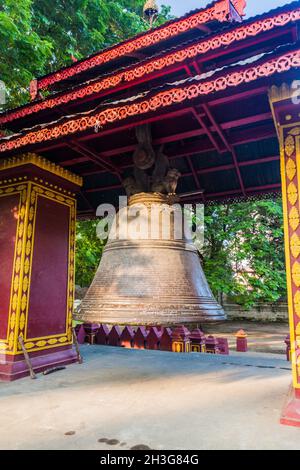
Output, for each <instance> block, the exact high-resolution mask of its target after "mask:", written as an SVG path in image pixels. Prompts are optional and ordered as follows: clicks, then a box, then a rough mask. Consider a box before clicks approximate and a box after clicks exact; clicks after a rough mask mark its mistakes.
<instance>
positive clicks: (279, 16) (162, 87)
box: [0, 2, 300, 215]
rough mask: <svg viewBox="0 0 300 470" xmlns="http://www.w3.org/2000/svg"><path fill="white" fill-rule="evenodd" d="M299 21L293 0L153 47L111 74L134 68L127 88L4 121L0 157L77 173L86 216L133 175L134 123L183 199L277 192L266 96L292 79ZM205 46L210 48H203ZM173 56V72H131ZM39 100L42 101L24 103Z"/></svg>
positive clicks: (297, 61) (299, 50) (299, 48)
mask: <svg viewBox="0 0 300 470" xmlns="http://www.w3.org/2000/svg"><path fill="white" fill-rule="evenodd" d="M299 24H300V7H299V2H294V3H292V4H289V5H286V6H284V7H281V8H279V9H276V10H274V11H272V12H270V13H266V14H264V15H260V16H258V17H255V18H254V19H249V20H247V21H244V22H243V23H242V24H238V25H237V24H235V25H227V26H225V27H224V28H222V29H221V30H220V31H219V32H218V34H212V33H210V34H209V35H208V36H206V37H198V38H196V39H195V38H193V39H191V38H190V40H189V41H188V43H183V44H182V43H180V45H177V46H176V48H175V49H174V48H173V47H171V49H167V50H165V51H164V52H161V51H160V52H159V56H158V57H156V58H155V59H154V60H152V59H149V60H143V61H140V62H139V63H138V64H136V65H134V66H132V67H127V68H126V69H124V70H123V69H121V70H118V71H116V74H118V73H123V72H124V71H125V72H126V73H130V74H132V73H133V72H132V70H133V69H135V70H136V72H135V73H136V74H137V76H134V77H133V79H132V81H128V84H126V87H127V88H126V89H125V84H124V83H122V86H119V85H112V86H111V88H110V89H109V90H108V91H106V92H105V93H103V94H101V93H99V91H98V94H97V92H95V91H93V90H92V93H91V94H90V95H89V96H83V97H81V98H77V97H75V99H74V100H73V106H72V102H69V103H68V112H67V111H66V108H63V107H62V109H63V113H62V115H61V117H58V115H57V113H56V114H54V111H55V110H56V108H57V109H59V108H60V107H59V106H57V105H56V104H54V108H53V110H52V109H47V110H44V111H41V110H40V111H38V112H36V113H33V114H32V116H31V117H29V116H27V118H25V117H22V118H18V119H14V120H13V121H11V122H10V123H9V125H8V126H9V127H10V128H11V129H12V131H14V134H13V135H10V136H7V137H4V138H1V139H0V159H1V158H6V157H8V156H10V155H17V154H20V153H22V152H29V151H30V152H37V153H38V154H39V155H41V156H43V157H45V158H47V159H49V160H51V161H53V162H55V163H57V164H59V165H60V166H62V167H64V168H66V169H68V170H71V171H72V172H74V173H76V174H78V175H80V176H83V177H84V187H83V191H82V193H81V196H80V197H79V200H78V207H79V212H80V213H81V214H82V215H84V214H91V213H94V211H95V208H96V207H97V206H98V205H99V204H100V203H102V202H112V203H117V197H118V196H119V195H120V194H122V191H123V190H122V186H121V180H122V177H124V176H125V177H126V176H127V175H128V174H130V172H131V171H132V166H133V162H132V153H133V151H134V149H135V148H136V143H137V142H136V135H135V126H137V125H140V124H142V123H146V122H147V123H151V127H152V134H153V144H154V146H155V148H157V147H159V146H161V145H163V146H164V152H165V153H166V155H168V157H169V159H170V161H171V164H172V166H174V167H176V168H178V169H179V170H180V172H181V173H182V178H181V179H180V181H179V187H178V192H179V194H181V196H182V197H183V200H186V201H188V200H191V201H193V202H195V201H197V200H204V201H206V202H210V201H216V200H217V201H224V200H229V199H230V200H233V199H235V200H236V199H240V198H251V197H257V196H258V195H260V194H273V193H274V192H278V191H280V187H281V185H280V168H279V148H278V139H277V135H276V129H275V126H274V122H273V117H272V112H271V108H270V104H269V100H268V90H269V88H270V87H271V86H272V85H280V84H281V83H282V82H291V81H292V80H293V79H297V78H298V74H299V66H300V41H299V39H298V28H299ZM218 41H219V42H218ZM204 43H205V47H211V48H210V49H208V51H206V52H203V50H202V49H201V47H203V44H204ZM209 45H210V46H209ZM198 47H199V48H200V49H198ZM187 50H188V51H190V52H189V53H187ZM182 51H184V53H183V55H181V54H182ZM174 53H175V55H176V63H175V65H174V67H175V69H176V70H174V69H173V68H172V67H171V68H170V66H166V65H165V64H163V63H162V69H161V70H160V71H159V74H160V75H159V76H156V75H153V74H152V72H151V73H149V74H148V76H147V77H146V78H145V80H144V78H143V77H140V76H139V73H140V71H138V68H139V67H141V68H143V67H144V66H146V64H148V65H149V64H150V65H153V64H158V62H157V61H158V59H160V58H161V59H163V58H166V57H168V56H171V55H173V54H174ZM189 54H191V55H189ZM192 54H194V56H193V55H192ZM178 64H179V65H180V67H179V66H178ZM157 66H158V65H157ZM140 70H141V69H140ZM110 76H112V75H111V74H110ZM106 78H107V77H105V76H101V77H100V78H99V80H105V79H106ZM142 79H143V80H144V81H142ZM123 82H124V80H123ZM93 83H98V82H97V80H96V81H94V82H93ZM87 85H88V86H90V85H91V83H89V84H87ZM85 86H86V85H83V87H85ZM118 87H119V88H118ZM122 87H123V88H122ZM82 90H83V88H80V87H76V88H73V89H72V90H70V91H72V92H75V91H76V92H77V91H78V92H82ZM68 93H69V91H67V92H62V93H59V94H54V95H52V97H50V99H53V100H55V99H56V98H59V97H61V96H65V97H66V96H67V94H68ZM45 102H48V101H47V100H45ZM39 103H44V102H34V103H33V104H31V105H29V106H35V105H36V104H39ZM22 109H27V108H26V107H25V108H22ZM8 115H9V114H7V115H6V116H8ZM0 119H1V118H0ZM26 119H27V120H26ZM24 124H25V125H24ZM26 127H27V128H26ZM202 190H204V194H202Z"/></svg>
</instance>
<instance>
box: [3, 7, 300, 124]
mask: <svg viewBox="0 0 300 470" xmlns="http://www.w3.org/2000/svg"><path fill="white" fill-rule="evenodd" d="M299 19H300V8H299V9H297V10H293V11H290V12H287V13H280V14H279V15H276V16H273V17H270V18H265V19H263V20H260V21H256V22H255V23H250V24H247V25H245V26H241V27H239V28H237V29H235V30H233V31H229V32H227V33H224V34H221V35H219V36H216V37H213V38H211V39H208V40H207V41H201V42H198V43H196V44H193V45H192V46H189V47H187V48H185V49H182V50H180V51H176V52H172V53H169V54H167V55H166V56H164V57H160V58H157V59H154V60H151V61H149V62H147V63H144V64H143V65H138V66H134V67H129V68H127V69H125V70H123V71H121V72H120V73H117V74H115V75H112V76H109V77H106V78H104V79H100V80H97V81H95V82H93V83H91V84H88V85H85V86H83V87H82V88H80V89H78V90H75V91H71V92H69V93H66V94H64V95H62V96H57V97H54V98H48V99H46V100H45V101H42V102H40V103H36V104H30V105H29V106H28V107H24V108H22V109H20V110H18V111H12V112H11V113H8V114H6V115H4V116H0V124H5V123H8V122H11V121H13V120H14V119H21V118H23V117H26V116H29V115H31V114H33V113H38V112H40V111H43V110H45V109H52V108H54V107H55V106H60V105H63V104H66V103H69V102H70V101H75V100H77V99H82V98H84V97H86V96H90V95H92V94H94V93H100V92H102V91H104V90H108V89H110V88H113V87H116V86H118V85H120V84H121V83H123V82H131V81H134V80H135V79H139V78H141V77H143V76H145V75H149V74H151V73H154V72H156V71H158V70H162V69H163V68H165V67H169V66H172V65H174V64H176V63H181V62H184V61H185V60H187V59H193V58H195V57H197V56H198V55H200V54H205V53H207V52H209V51H211V50H215V49H218V48H220V47H222V46H229V45H230V44H232V43H233V42H235V41H242V40H245V39H246V38H248V37H253V36H256V35H258V34H260V33H264V32H266V31H270V30H271V29H273V28H275V27H278V26H281V27H282V26H285V25H286V24H288V23H290V22H293V21H297V20H299Z"/></svg>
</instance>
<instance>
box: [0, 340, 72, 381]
mask: <svg viewBox="0 0 300 470" xmlns="http://www.w3.org/2000/svg"><path fill="white" fill-rule="evenodd" d="M30 360H31V363H32V367H33V369H34V372H36V373H38V372H43V371H44V370H46V369H50V368H52V367H58V366H65V365H68V364H72V363H74V362H77V355H76V352H75V350H73V349H71V348H68V349H64V350H63V351H55V352H53V351H52V352H50V353H47V351H44V354H42V355H41V354H40V355H36V356H31V357H30ZM29 375H30V374H29V371H28V367H27V364H26V362H25V360H24V357H23V356H18V358H16V357H13V356H5V355H4V354H2V355H1V354H0V380H3V381H6V382H11V381H13V380H17V379H21V378H22V377H27V376H29Z"/></svg>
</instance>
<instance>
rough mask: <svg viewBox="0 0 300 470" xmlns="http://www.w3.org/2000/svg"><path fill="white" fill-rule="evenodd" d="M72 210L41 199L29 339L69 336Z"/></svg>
mask: <svg viewBox="0 0 300 470" xmlns="http://www.w3.org/2000/svg"><path fill="white" fill-rule="evenodd" d="M69 217H70V208H69V207H67V206H65V205H63V204H59V203H57V202H55V201H51V200H49V199H47V198H44V197H39V198H38V202H37V214H36V229H35V236H34V248H33V262H32V274H31V287H30V297H29V318H28V329H27V338H38V337H43V336H50V335H54V334H61V333H65V331H66V315H67V298H68V292H67V289H68V253H69Z"/></svg>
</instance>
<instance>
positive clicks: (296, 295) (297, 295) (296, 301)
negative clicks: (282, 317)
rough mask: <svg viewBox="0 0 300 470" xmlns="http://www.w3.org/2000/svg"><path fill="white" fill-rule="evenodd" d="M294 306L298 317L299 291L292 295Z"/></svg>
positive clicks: (299, 312)
mask: <svg viewBox="0 0 300 470" xmlns="http://www.w3.org/2000/svg"><path fill="white" fill-rule="evenodd" d="M294 307H295V312H296V314H297V316H298V317H299V318H300V291H297V292H296V294H295V295H294Z"/></svg>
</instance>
